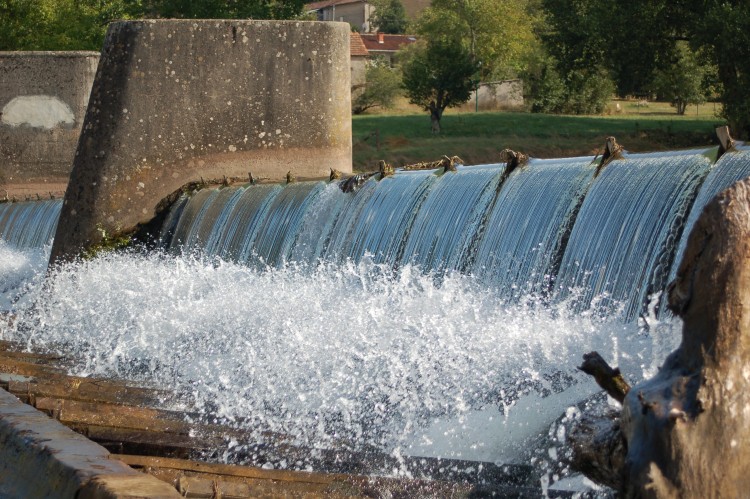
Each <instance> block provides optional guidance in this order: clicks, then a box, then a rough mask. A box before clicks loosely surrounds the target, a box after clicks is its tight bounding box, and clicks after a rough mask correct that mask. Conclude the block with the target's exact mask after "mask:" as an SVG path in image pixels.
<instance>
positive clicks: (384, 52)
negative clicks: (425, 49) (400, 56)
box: [362, 33, 417, 66]
mask: <svg viewBox="0 0 750 499" xmlns="http://www.w3.org/2000/svg"><path fill="white" fill-rule="evenodd" d="M362 41H363V42H364V44H365V47H367V51H368V52H369V53H370V57H377V56H382V57H385V58H386V59H387V60H388V62H389V63H390V64H391V66H393V65H394V64H395V63H396V62H397V61H396V60H395V55H396V52H398V51H399V49H401V48H402V47H405V46H407V45H410V44H412V43H414V42H416V41H417V38H416V37H414V36H413V35H386V34H385V33H364V34H362Z"/></svg>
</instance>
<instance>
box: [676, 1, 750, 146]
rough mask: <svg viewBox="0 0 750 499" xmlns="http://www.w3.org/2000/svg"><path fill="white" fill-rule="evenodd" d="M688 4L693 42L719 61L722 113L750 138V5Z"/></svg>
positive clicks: (738, 131)
mask: <svg viewBox="0 0 750 499" xmlns="http://www.w3.org/2000/svg"><path fill="white" fill-rule="evenodd" d="M688 8H689V11H690V14H691V15H692V17H691V18H689V21H690V24H691V26H692V31H693V35H692V37H691V44H692V45H693V47H700V48H702V49H703V50H705V51H706V52H707V53H708V54H709V55H710V57H711V60H712V62H713V63H714V64H715V65H716V70H717V73H718V79H719V82H720V83H721V90H720V100H721V102H722V115H723V116H724V118H726V119H727V121H728V122H729V126H730V127H731V128H732V130H733V131H734V133H735V134H736V135H737V136H738V137H741V138H749V137H750V92H748V88H750V5H749V4H748V3H747V2H746V1H742V0H733V1H725V2H703V1H700V0H693V2H692V3H690V4H689V5H688Z"/></svg>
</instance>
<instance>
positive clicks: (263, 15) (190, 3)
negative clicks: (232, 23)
mask: <svg viewBox="0 0 750 499" xmlns="http://www.w3.org/2000/svg"><path fill="white" fill-rule="evenodd" d="M304 4H305V2H304V1H303V0H251V1H241V0H149V3H148V4H147V5H146V12H147V13H148V14H149V15H150V16H152V17H163V18H179V19H293V18H296V17H298V16H300V15H302V9H303V7H304Z"/></svg>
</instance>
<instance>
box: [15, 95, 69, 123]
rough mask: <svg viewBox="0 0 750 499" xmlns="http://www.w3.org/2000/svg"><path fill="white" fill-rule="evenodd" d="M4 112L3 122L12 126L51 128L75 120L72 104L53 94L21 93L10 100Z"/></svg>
mask: <svg viewBox="0 0 750 499" xmlns="http://www.w3.org/2000/svg"><path fill="white" fill-rule="evenodd" d="M2 112H3V114H2V123H3V124H4V125H10V126H21V125H28V126H32V127H35V128H45V129H48V130H49V129H52V128H55V127H56V126H58V125H60V124H63V125H72V124H73V123H74V122H75V116H74V115H73V110H72V109H70V106H68V105H67V104H66V103H65V102H63V101H61V100H60V99H58V98H57V97H53V96H51V95H20V96H18V97H16V98H14V99H13V100H11V101H10V102H8V103H7V104H6V105H5V107H3V111H2Z"/></svg>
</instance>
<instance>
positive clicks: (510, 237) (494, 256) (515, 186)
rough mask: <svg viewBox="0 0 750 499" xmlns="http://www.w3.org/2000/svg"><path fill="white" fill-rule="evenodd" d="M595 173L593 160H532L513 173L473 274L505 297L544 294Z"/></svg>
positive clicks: (487, 231) (495, 212)
mask: <svg viewBox="0 0 750 499" xmlns="http://www.w3.org/2000/svg"><path fill="white" fill-rule="evenodd" d="M594 170H595V166H594V165H593V164H592V162H591V158H571V159H555V160H532V161H531V162H530V163H529V164H528V165H527V166H525V167H524V168H523V169H520V170H516V171H514V172H513V173H512V174H511V175H510V177H509V178H508V179H507V181H506V182H505V184H504V185H503V188H502V190H501V191H500V193H499V194H498V199H497V201H496V202H495V206H494V208H493V210H492V212H491V213H490V215H489V219H488V221H487V229H486V234H485V236H484V238H483V239H482V243H481V245H479V247H478V249H477V252H476V259H475V262H474V267H473V272H474V274H475V275H477V276H478V277H479V278H480V279H481V280H482V281H483V282H485V283H486V284H488V285H490V286H494V287H496V288H498V292H501V293H504V294H505V295H506V296H512V295H518V294H519V293H521V294H526V293H534V294H540V293H543V292H544V290H545V288H546V287H547V286H549V285H550V282H549V281H550V279H551V276H553V275H555V274H556V270H557V269H556V266H557V265H558V264H559V260H560V259H561V258H562V252H563V250H564V249H565V242H566V240H567V236H568V234H569V233H570V230H571V228H572V225H573V222H574V221H575V215H576V211H577V208H578V206H579V205H580V202H581V201H582V200H583V196H584V194H585V193H586V189H587V188H588V186H589V184H590V183H591V179H592V177H593V175H594ZM516 288H522V289H516Z"/></svg>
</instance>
